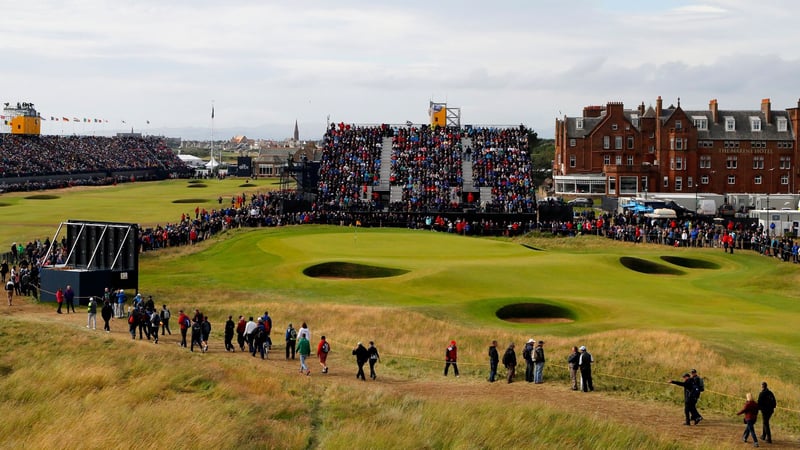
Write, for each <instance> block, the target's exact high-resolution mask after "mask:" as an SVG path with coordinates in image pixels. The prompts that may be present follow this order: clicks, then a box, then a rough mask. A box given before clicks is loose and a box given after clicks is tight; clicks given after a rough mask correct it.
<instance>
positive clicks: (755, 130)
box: [553, 96, 800, 196]
mask: <svg viewBox="0 0 800 450" xmlns="http://www.w3.org/2000/svg"><path fill="white" fill-rule="evenodd" d="M799 128H800V101H798V104H797V106H796V107H792V108H787V109H786V110H784V111H780V110H772V105H771V102H770V99H768V98H765V99H763V100H762V101H761V108H760V109H756V110H721V109H719V105H718V103H717V100H716V99H713V100H711V101H710V102H709V105H708V109H707V110H684V109H683V108H681V105H680V99H678V102H677V106H672V105H670V106H669V107H667V108H664V107H663V106H662V100H661V97H660V96H659V97H658V99H657V100H656V105H655V108H653V107H652V106H651V107H648V108H646V109H645V106H644V103H642V104H641V105H639V107H638V108H636V109H625V108H624V106H623V104H622V103H618V102H609V103H607V104H606V105H605V106H587V107H585V108H584V109H583V114H582V115H580V116H578V117H567V116H564V117H563V118H559V119H557V120H556V126H555V129H556V133H555V134H556V136H555V158H554V160H553V181H554V189H555V191H556V193H557V194H567V195H569V194H576V195H577V194H581V195H584V194H588V195H592V194H597V195H608V196H630V195H640V194H642V193H647V192H669V193H673V192H675V193H681V192H683V193H697V192H700V193H726V194H731V193H796V192H798V189H800V186H798V175H800V173H798V170H797V168H796V164H797V161H798V129H799Z"/></svg>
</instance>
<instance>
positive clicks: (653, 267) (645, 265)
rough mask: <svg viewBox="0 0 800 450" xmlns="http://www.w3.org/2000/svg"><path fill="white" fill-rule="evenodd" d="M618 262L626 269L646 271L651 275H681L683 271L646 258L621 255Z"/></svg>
mask: <svg viewBox="0 0 800 450" xmlns="http://www.w3.org/2000/svg"><path fill="white" fill-rule="evenodd" d="M619 262H620V263H621V264H622V265H623V266H625V267H627V268H628V269H631V270H634V271H636V272H640V273H647V274H651V275H683V274H684V273H683V271H681V270H678V269H675V268H672V267H669V266H665V265H663V264H659V263H655V262H652V261H648V260H646V259H640V258H633V257H631V256H623V257H621V258H620V259H619Z"/></svg>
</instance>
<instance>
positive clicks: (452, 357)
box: [444, 341, 458, 378]
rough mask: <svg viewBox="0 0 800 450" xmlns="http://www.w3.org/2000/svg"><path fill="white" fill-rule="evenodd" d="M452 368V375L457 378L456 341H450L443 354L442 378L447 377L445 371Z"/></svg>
mask: <svg viewBox="0 0 800 450" xmlns="http://www.w3.org/2000/svg"><path fill="white" fill-rule="evenodd" d="M451 365H452V366H453V373H454V374H455V375H456V378H458V348H456V341H450V345H449V346H447V350H445V352H444V376H447V370H448V369H449V368H450V366H451Z"/></svg>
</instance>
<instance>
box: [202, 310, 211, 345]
mask: <svg viewBox="0 0 800 450" xmlns="http://www.w3.org/2000/svg"><path fill="white" fill-rule="evenodd" d="M200 332H201V335H202V336H201V337H202V339H203V353H205V352H207V351H208V338H209V337H210V336H211V322H209V321H208V316H204V317H203V323H201V324H200Z"/></svg>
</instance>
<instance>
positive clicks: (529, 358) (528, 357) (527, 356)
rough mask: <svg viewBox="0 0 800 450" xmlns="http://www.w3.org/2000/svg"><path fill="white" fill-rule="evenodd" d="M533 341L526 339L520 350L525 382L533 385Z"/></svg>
mask: <svg viewBox="0 0 800 450" xmlns="http://www.w3.org/2000/svg"><path fill="white" fill-rule="evenodd" d="M534 342H535V341H534V340H533V339H528V342H527V343H525V347H523V348H522V359H524V360H525V381H527V382H528V383H533V344H534Z"/></svg>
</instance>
